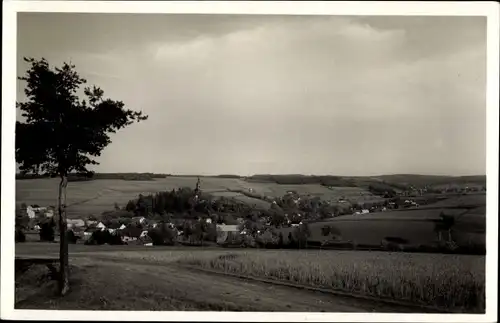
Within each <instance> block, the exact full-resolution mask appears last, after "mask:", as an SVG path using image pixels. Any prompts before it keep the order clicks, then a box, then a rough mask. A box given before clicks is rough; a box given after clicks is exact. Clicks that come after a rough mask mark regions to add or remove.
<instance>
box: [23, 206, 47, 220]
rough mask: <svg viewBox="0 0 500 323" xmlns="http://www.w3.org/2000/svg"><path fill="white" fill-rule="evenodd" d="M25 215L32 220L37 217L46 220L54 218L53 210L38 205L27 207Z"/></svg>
mask: <svg viewBox="0 0 500 323" xmlns="http://www.w3.org/2000/svg"><path fill="white" fill-rule="evenodd" d="M26 213H27V214H28V217H29V218H30V219H34V218H35V217H36V216H37V215H44V216H45V217H47V218H51V217H53V216H54V210H53V209H52V208H47V207H40V206H38V205H29V206H28V207H27V208H26Z"/></svg>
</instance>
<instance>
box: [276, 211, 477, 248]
mask: <svg viewBox="0 0 500 323" xmlns="http://www.w3.org/2000/svg"><path fill="white" fill-rule="evenodd" d="M443 211H444V212H445V213H446V214H448V215H456V223H455V225H454V226H453V227H452V230H451V236H452V239H453V241H454V242H455V243H456V244H457V245H459V246H469V245H485V243H486V240H485V239H486V238H485V237H486V236H485V232H486V212H485V210H484V207H477V209H472V210H468V209H462V208H453V209H442V208H435V209H430V208H429V209H412V210H404V211H396V210H395V211H389V212H380V213H370V214H365V215H345V216H340V217H337V218H333V219H328V220H326V221H321V222H315V223H311V224H310V225H309V229H310V231H311V236H310V238H309V240H311V241H318V242H323V241H326V240H328V239H329V238H328V237H325V236H323V235H322V232H321V228H322V227H324V226H331V227H334V228H336V230H337V232H338V233H339V236H340V237H341V240H343V241H351V242H353V243H355V244H358V245H372V246H373V245H374V246H377V245H380V242H381V241H382V240H383V239H384V238H386V237H399V238H403V239H405V240H407V243H408V245H412V246H421V245H426V246H428V245H431V244H433V243H435V242H437V240H438V236H437V233H436V232H435V231H434V228H435V221H437V220H439V219H440V216H439V215H440V214H441V212H443ZM285 233H286V235H287V234H288V232H285ZM285 233H284V234H285ZM286 235H285V236H286ZM443 236H444V238H445V239H446V235H445V233H443Z"/></svg>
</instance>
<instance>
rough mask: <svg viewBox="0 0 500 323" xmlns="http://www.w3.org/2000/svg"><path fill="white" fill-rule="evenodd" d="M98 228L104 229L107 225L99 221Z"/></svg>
mask: <svg viewBox="0 0 500 323" xmlns="http://www.w3.org/2000/svg"><path fill="white" fill-rule="evenodd" d="M96 228H97V229H100V230H104V229H106V226H105V225H104V223H102V222H99V223H98V224H97V225H96Z"/></svg>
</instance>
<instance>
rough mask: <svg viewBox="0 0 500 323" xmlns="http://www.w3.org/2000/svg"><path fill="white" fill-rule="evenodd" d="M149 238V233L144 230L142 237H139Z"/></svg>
mask: <svg viewBox="0 0 500 323" xmlns="http://www.w3.org/2000/svg"><path fill="white" fill-rule="evenodd" d="M147 236H148V231H146V230H144V231H142V233H141V235H140V236H139V238H145V237H147Z"/></svg>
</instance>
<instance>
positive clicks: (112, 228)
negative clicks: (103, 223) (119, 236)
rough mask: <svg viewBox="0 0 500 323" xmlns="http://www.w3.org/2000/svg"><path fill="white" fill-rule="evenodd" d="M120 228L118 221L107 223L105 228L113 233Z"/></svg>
mask: <svg viewBox="0 0 500 323" xmlns="http://www.w3.org/2000/svg"><path fill="white" fill-rule="evenodd" d="M118 229H120V223H116V222H112V223H110V224H109V225H108V227H107V230H108V232H109V233H111V234H115V233H116V231H117V230H118Z"/></svg>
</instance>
